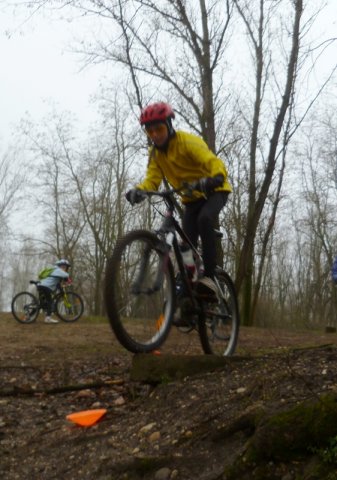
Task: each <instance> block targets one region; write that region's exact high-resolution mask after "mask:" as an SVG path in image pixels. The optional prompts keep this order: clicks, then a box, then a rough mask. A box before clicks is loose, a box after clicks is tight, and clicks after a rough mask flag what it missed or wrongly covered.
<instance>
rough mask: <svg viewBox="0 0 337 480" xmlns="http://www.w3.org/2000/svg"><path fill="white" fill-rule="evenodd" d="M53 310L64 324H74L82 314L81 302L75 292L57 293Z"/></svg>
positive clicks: (82, 306)
mask: <svg viewBox="0 0 337 480" xmlns="http://www.w3.org/2000/svg"><path fill="white" fill-rule="evenodd" d="M55 310H56V315H57V316H58V317H59V318H60V319H61V320H63V321H64V322H76V320H78V319H79V318H80V317H81V316H82V315H83V312H84V305H83V300H82V298H81V297H80V296H79V295H78V293H75V292H64V293H59V294H58V295H57V297H56V299H55Z"/></svg>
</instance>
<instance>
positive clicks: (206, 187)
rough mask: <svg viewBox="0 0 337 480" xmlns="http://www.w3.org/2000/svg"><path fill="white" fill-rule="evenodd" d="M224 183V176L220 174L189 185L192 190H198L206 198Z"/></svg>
mask: <svg viewBox="0 0 337 480" xmlns="http://www.w3.org/2000/svg"><path fill="white" fill-rule="evenodd" d="M223 182H224V176H223V175H222V174H219V175H216V176H215V177H203V178H200V179H199V180H197V181H196V182H195V183H193V184H191V186H192V188H193V189H194V190H199V191H200V192H202V193H203V194H205V195H206V196H207V195H209V194H210V193H212V192H213V191H214V189H215V188H217V187H220V186H221V185H222V184H223Z"/></svg>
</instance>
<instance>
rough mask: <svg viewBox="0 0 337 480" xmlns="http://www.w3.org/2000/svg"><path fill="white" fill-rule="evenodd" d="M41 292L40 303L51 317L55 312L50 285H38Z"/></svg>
mask: <svg viewBox="0 0 337 480" xmlns="http://www.w3.org/2000/svg"><path fill="white" fill-rule="evenodd" d="M37 289H38V292H39V299H40V304H41V306H42V308H43V310H44V311H45V312H46V314H47V316H48V317H50V316H51V314H52V313H53V298H52V291H51V290H50V288H48V287H43V286H42V285H39V286H38V287H37Z"/></svg>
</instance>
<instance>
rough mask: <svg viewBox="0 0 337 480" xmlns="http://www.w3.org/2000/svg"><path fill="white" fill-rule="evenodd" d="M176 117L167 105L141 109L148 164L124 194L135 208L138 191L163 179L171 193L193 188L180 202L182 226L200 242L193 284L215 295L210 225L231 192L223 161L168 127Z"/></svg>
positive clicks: (197, 139) (140, 197) (197, 141)
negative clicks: (199, 273)
mask: <svg viewBox="0 0 337 480" xmlns="http://www.w3.org/2000/svg"><path fill="white" fill-rule="evenodd" d="M174 117H175V114H174V111H173V109H172V107H171V106H170V105H169V104H167V103H163V102H160V103H154V104H151V105H148V106H147V107H146V108H144V109H143V110H142V112H141V115H140V124H141V125H142V127H144V129H145V132H146V134H147V135H148V137H149V138H150V140H151V143H152V146H151V147H150V152H149V163H148V167H147V171H146V175H145V179H144V180H143V181H142V182H141V183H140V184H138V185H136V186H135V188H133V189H131V190H129V191H128V192H127V193H126V198H127V200H128V201H129V202H130V203H131V204H132V205H134V204H135V203H139V202H140V201H142V200H143V198H144V196H143V195H142V190H158V188H159V186H160V183H161V182H162V180H163V179H164V178H166V179H167V181H168V182H169V184H170V185H172V187H173V188H179V187H181V186H182V185H183V184H184V183H186V182H187V183H194V185H195V190H193V192H192V196H191V197H186V196H182V203H183V204H184V206H185V208H184V215H183V219H182V226H183V229H184V231H185V233H186V234H187V236H188V237H189V239H190V240H191V241H192V243H193V245H195V246H196V245H197V242H198V238H199V236H200V239H201V244H202V253H203V261H204V268H205V273H204V275H205V276H204V278H202V279H200V280H199V282H198V286H197V288H198V290H199V291H200V292H202V293H204V292H205V293H209V292H210V291H212V292H213V291H216V287H215V284H214V281H213V277H214V270H215V266H216V241H215V234H214V230H213V227H214V222H215V220H216V218H217V217H218V215H219V213H220V210H221V209H222V208H223V207H224V206H225V204H226V202H227V198H228V194H229V193H230V192H231V191H232V188H231V185H230V184H229V182H228V178H227V177H228V175H227V170H226V167H225V165H224V163H223V161H222V160H221V159H220V158H218V157H217V156H216V155H215V154H214V153H213V152H212V151H211V150H210V149H209V148H208V146H207V144H206V143H205V142H204V140H202V139H201V138H200V137H198V136H196V135H193V134H190V133H187V132H183V131H176V130H175V129H174V128H173V125H172V119H173V118H174Z"/></svg>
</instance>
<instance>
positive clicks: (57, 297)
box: [11, 280, 84, 323]
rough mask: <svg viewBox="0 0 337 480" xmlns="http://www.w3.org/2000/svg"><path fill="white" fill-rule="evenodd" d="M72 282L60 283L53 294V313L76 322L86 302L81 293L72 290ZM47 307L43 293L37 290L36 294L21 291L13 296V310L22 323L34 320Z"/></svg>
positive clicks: (68, 320)
mask: <svg viewBox="0 0 337 480" xmlns="http://www.w3.org/2000/svg"><path fill="white" fill-rule="evenodd" d="M30 283H31V284H33V285H35V286H38V284H39V282H37V281H35V280H31V281H30ZM70 288H71V285H70V284H63V285H61V284H60V285H59V287H58V288H57V290H56V292H55V293H54V294H53V313H55V314H56V315H57V316H58V317H59V318H60V319H61V320H63V321H64V322H75V321H76V320H78V319H79V318H80V317H81V316H82V315H83V312H84V304H83V300H82V298H81V297H80V295H79V294H78V293H76V292H74V291H72V290H70ZM44 309H45V300H44V297H43V294H42V293H40V294H39V292H37V294H36V295H34V294H33V293H31V292H28V291H26V292H20V293H18V294H17V295H15V296H14V297H13V300H12V305H11V310H12V314H13V316H14V318H15V319H16V320H17V321H18V322H20V323H32V322H34V321H35V320H36V319H37V317H38V315H39V313H40V311H41V310H42V311H43V310H44Z"/></svg>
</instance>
